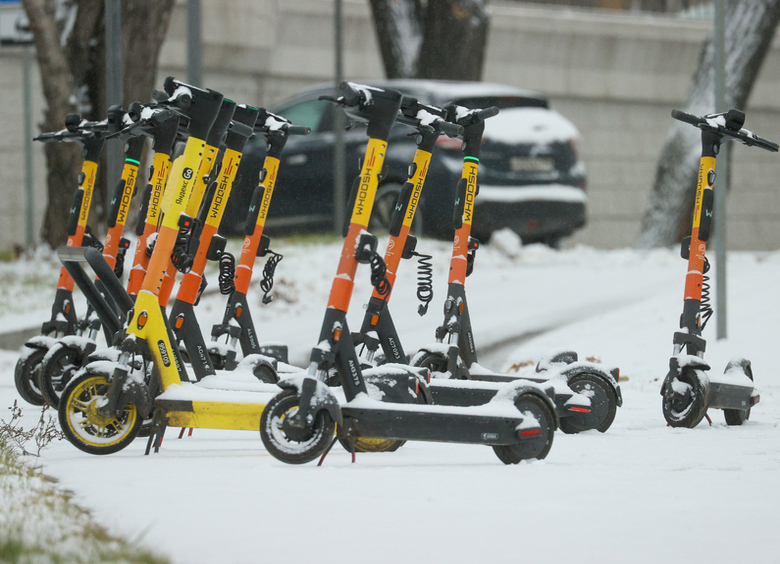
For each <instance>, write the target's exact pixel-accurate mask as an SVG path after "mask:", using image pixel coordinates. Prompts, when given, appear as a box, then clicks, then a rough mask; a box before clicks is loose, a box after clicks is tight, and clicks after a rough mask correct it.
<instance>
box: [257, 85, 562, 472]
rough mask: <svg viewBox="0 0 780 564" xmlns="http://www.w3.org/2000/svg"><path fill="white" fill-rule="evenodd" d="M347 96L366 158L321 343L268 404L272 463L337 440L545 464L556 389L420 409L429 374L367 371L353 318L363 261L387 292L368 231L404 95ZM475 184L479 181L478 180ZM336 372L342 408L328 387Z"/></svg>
mask: <svg viewBox="0 0 780 564" xmlns="http://www.w3.org/2000/svg"><path fill="white" fill-rule="evenodd" d="M340 94H341V95H340V96H339V97H338V98H336V99H331V100H332V101H334V102H336V103H338V104H340V105H342V106H344V109H345V111H346V112H347V114H348V115H349V117H350V118H351V119H353V120H356V121H362V122H365V123H367V124H368V127H367V133H368V136H369V141H368V145H367V148H366V156H365V158H364V160H363V164H362V169H361V173H360V177H359V180H358V181H357V183H356V186H355V189H353V191H352V198H351V199H352V215H351V219H350V223H349V227H348V230H347V234H346V237H345V240H344V245H343V248H342V253H341V259H340V261H339V266H338V269H337V272H336V275H335V277H334V279H333V284H332V287H331V293H330V298H329V301H328V307H327V310H326V313H325V318H324V320H323V324H322V329H321V332H320V338H319V344H318V345H317V346H316V347H314V348H313V349H312V354H311V357H310V365H309V369H308V372H307V373H306V374H305V375H299V376H294V377H291V378H288V379H285V380H282V381H280V382H279V383H278V385H279V387H281V388H282V392H281V393H279V394H277V395H275V396H274V397H273V398H272V399H271V400H270V401H269V402H268V404H267V405H266V406H265V410H264V411H263V412H262V417H261V419H260V437H261V439H262V440H263V444H264V445H265V447H266V449H267V450H268V452H270V453H271V454H272V455H273V456H274V457H275V458H277V459H279V460H281V461H283V462H286V463H290V464H302V463H306V462H310V461H312V460H314V459H316V458H318V457H320V456H322V455H324V454H326V453H327V452H328V450H329V449H330V448H331V447H332V446H333V444H334V443H335V442H336V440H337V439H338V438H341V439H344V440H347V441H353V440H354V439H355V438H357V437H368V438H372V439H397V440H426V441H445V442H459V443H471V444H485V445H490V446H492V447H493V448H494V451H495V452H496V454H497V455H498V457H499V458H500V459H501V460H502V461H503V462H504V463H507V464H510V463H517V462H519V461H520V460H523V459H529V458H544V457H545V456H546V455H547V453H548V451H549V449H550V447H551V446H552V440H553V433H554V431H555V428H556V426H557V417H556V415H555V410H554V406H553V404H552V401H551V400H550V398H549V397H548V393H549V390H547V389H545V388H544V387H542V386H539V385H537V384H534V383H531V382H527V381H517V382H515V383H512V384H509V385H506V386H505V387H504V388H503V389H502V391H501V392H499V393H497V394H496V395H495V397H494V398H493V399H491V400H490V401H489V402H488V403H487V404H485V405H480V406H471V407H453V406H437V405H430V404H419V403H417V401H418V400H417V397H418V396H419V395H420V394H419V393H418V391H419V389H420V387H421V386H425V385H426V382H427V379H428V370H427V369H422V370H421V369H419V368H417V369H416V368H412V367H409V366H405V365H397V364H394V365H390V364H388V365H383V366H382V367H380V368H378V369H375V370H374V371H368V370H367V371H365V372H364V371H363V370H362V368H361V366H360V362H359V360H358V357H357V354H356V352H355V346H354V342H353V341H352V338H351V335H350V333H349V329H348V326H347V320H346V315H347V310H348V307H349V301H350V299H351V295H352V290H353V285H354V279H355V274H356V271H357V266H358V264H359V263H361V262H363V263H368V264H370V265H371V274H372V282H373V283H374V285H375V287H376V288H377V289H378V290H379V292H380V294H382V295H386V294H387V293H388V292H389V289H390V284H389V282H388V280H387V277H386V272H383V270H384V262H383V261H382V260H381V257H379V255H378V254H377V253H376V245H377V240H376V237H374V236H373V235H371V234H370V233H368V232H367V231H366V228H367V225H368V220H369V217H370V215H371V209H372V206H373V202H374V197H375V195H376V189H377V185H378V183H379V174H380V173H381V170H382V166H383V162H384V156H385V153H386V150H387V138H388V135H389V131H390V128H391V126H392V125H393V122H394V121H395V119H396V115H397V113H398V110H399V108H400V105H401V98H402V97H401V94H400V93H399V92H396V91H393V90H383V89H378V88H373V87H366V86H361V85H356V84H352V83H342V84H341V85H340ZM469 145H470V144H469V142H468V141H467V148H466V152H467V153H466V154H467V156H471V153H470V151H475V150H478V145H477V146H476V147H474V146H473V145H472V146H469ZM468 178H473V180H474V181H475V180H476V176H475V175H474V176H469V177H468ZM333 367H335V369H336V371H337V373H338V376H339V380H340V381H341V385H342V390H343V394H344V398H345V400H346V401H345V402H344V403H342V402H340V401H339V400H338V399H337V397H336V396H335V395H334V392H333V391H332V390H331V389H330V388H329V387H328V386H327V385H326V383H325V381H326V379H327V378H328V372H329V371H330V369H331V368H333ZM369 372H373V373H372V374H371V373H369ZM377 381H384V382H385V383H388V382H389V383H391V386H390V387H391V388H394V389H396V390H400V391H401V392H402V393H401V394H398V395H397V396H396V397H393V398H392V400H393V401H377V400H375V399H371V398H370V397H369V395H368V387H367V386H368V383H369V382H371V383H373V382H377ZM404 392H406V393H404ZM463 393H464V394H467V393H468V391H467V390H465V391H464V392H463ZM396 398H398V399H396ZM385 399H386V400H387V399H388V398H385ZM336 425H338V435H336V437H334V432H335V430H336ZM353 452H354V449H353Z"/></svg>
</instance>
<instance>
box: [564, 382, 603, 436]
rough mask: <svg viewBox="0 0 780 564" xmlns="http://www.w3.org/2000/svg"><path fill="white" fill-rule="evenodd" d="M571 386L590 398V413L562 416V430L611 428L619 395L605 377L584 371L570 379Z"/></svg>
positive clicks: (576, 431)
mask: <svg viewBox="0 0 780 564" xmlns="http://www.w3.org/2000/svg"><path fill="white" fill-rule="evenodd" d="M569 388H571V389H572V390H573V391H575V392H577V393H579V394H582V395H584V396H587V397H589V398H590V413H575V414H572V415H568V416H566V417H561V431H563V432H564V433H567V434H574V433H579V432H581V431H589V430H591V429H596V430H598V431H599V432H600V433H603V432H605V431H606V430H607V429H609V428H610V426H611V425H612V422H613V421H614V420H615V414H616V413H617V395H616V394H615V391H614V390H613V389H612V387H611V386H610V385H609V384H608V383H607V382H605V381H604V379H603V378H602V377H600V376H598V375H596V374H591V373H583V374H577V375H576V376H573V377H572V378H571V379H570V380H569Z"/></svg>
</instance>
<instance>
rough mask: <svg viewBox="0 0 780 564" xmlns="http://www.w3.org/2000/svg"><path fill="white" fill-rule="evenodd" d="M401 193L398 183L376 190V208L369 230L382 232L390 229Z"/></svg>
mask: <svg viewBox="0 0 780 564" xmlns="http://www.w3.org/2000/svg"><path fill="white" fill-rule="evenodd" d="M400 193H401V185H400V184H396V183H394V182H393V183H390V184H385V185H384V186H380V187H379V189H378V190H377V191H376V197H375V199H374V208H373V211H372V212H371V220H370V221H369V223H368V230H369V231H371V232H372V233H377V232H379V231H381V232H382V233H384V232H387V231H389V230H390V222H391V221H392V219H393V210H394V209H395V204H396V203H397V202H398V195H399V194H400Z"/></svg>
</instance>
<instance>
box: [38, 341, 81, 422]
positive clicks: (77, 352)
mask: <svg viewBox="0 0 780 564" xmlns="http://www.w3.org/2000/svg"><path fill="white" fill-rule="evenodd" d="M83 360H84V359H83V352H82V350H81V349H79V348H74V347H71V346H68V345H64V344H62V343H57V344H55V345H54V346H53V347H52V348H51V349H50V350H49V352H48V354H47V355H46V356H45V357H44V359H43V361H42V362H41V366H40V368H39V369H38V387H39V388H40V390H41V395H42V396H43V399H44V400H45V401H46V403H48V404H49V405H50V406H52V407H53V408H54V409H57V408H58V407H59V405H60V396H61V395H62V390H64V389H65V386H66V385H67V384H68V382H69V381H70V380H71V379H72V378H73V376H74V375H75V374H76V373H77V372H78V371H79V369H80V368H81V365H82V364H83Z"/></svg>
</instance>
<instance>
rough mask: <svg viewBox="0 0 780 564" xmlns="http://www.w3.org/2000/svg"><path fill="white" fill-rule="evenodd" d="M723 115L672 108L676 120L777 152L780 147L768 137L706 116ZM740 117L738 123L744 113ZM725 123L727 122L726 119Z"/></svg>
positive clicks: (751, 145) (750, 145) (748, 144)
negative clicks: (723, 123) (701, 114)
mask: <svg viewBox="0 0 780 564" xmlns="http://www.w3.org/2000/svg"><path fill="white" fill-rule="evenodd" d="M735 113H736V112H735ZM723 115H724V114H718V116H705V117H700V116H695V115H693V114H689V113H686V112H682V111H680V110H672V117H673V118H674V119H676V120H678V121H682V122H684V123H688V124H690V125H693V126H695V127H698V128H699V129H701V130H704V131H712V132H715V133H718V134H720V135H723V136H724V137H729V138H731V139H735V140H736V141H739V142H740V143H743V144H745V145H747V146H748V147H760V148H761V149H764V150H766V151H772V152H777V151H778V149H780V145H778V144H777V143H775V142H774V141H769V140H768V139H764V138H763V137H759V136H758V135H756V134H755V133H753V132H752V131H750V130H748V129H744V128H742V129H732V128H729V127H727V126H726V125H722V124H720V123H714V121H713V120H712V119H707V117H709V118H714V117H721V116H723ZM729 115H730V114H729ZM742 118H743V119H742V120H741V121H740V123H741V122H743V121H744V115H742ZM726 123H728V121H727V122H726Z"/></svg>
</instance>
